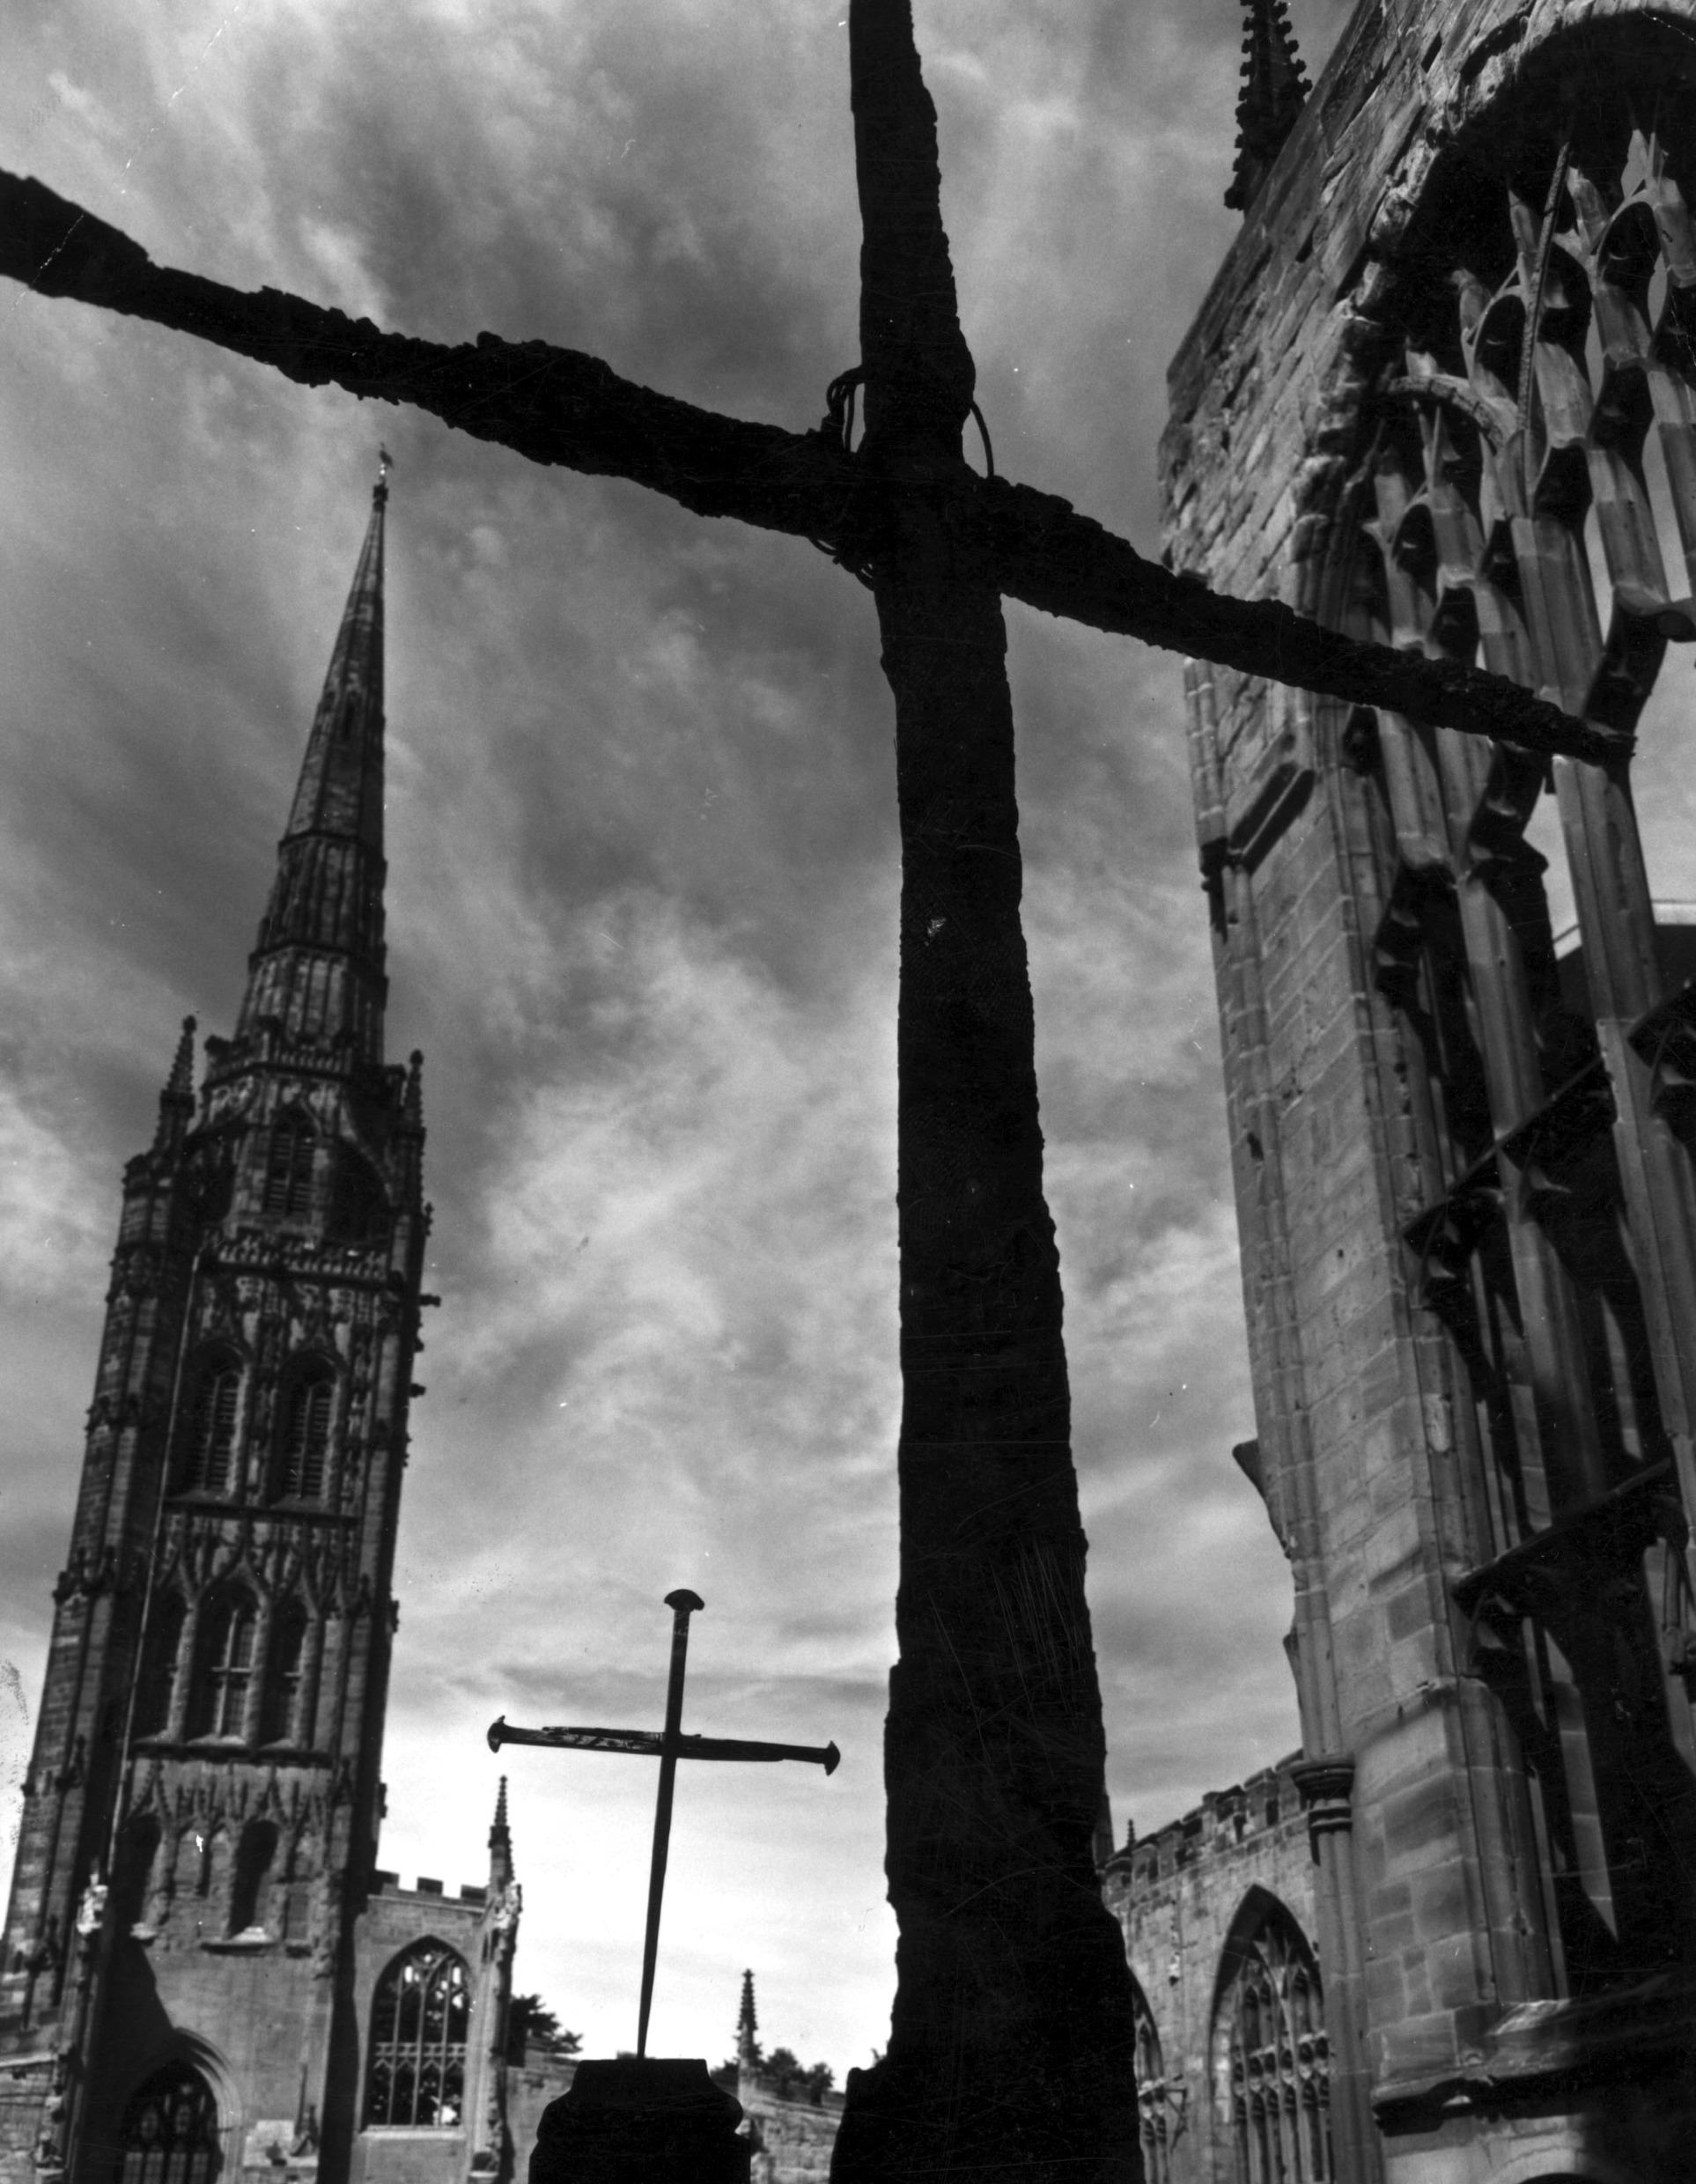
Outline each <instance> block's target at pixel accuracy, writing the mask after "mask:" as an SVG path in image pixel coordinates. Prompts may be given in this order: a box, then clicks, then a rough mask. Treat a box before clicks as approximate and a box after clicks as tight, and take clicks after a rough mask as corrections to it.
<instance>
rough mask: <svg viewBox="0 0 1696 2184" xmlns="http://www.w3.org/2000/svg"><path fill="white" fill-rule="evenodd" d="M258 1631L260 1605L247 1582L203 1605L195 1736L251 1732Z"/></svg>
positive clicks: (190, 1728) (191, 1730)
mask: <svg viewBox="0 0 1696 2184" xmlns="http://www.w3.org/2000/svg"><path fill="white" fill-rule="evenodd" d="M258 1634H259V1609H258V1605H257V1604H256V1602H255V1601H254V1597H253V1595H252V1593H250V1592H249V1591H248V1590H247V1588H246V1587H245V1586H243V1585H230V1586H225V1587H223V1588H221V1589H220V1590H218V1591H216V1592H214V1593H212V1594H211V1595H210V1597H208V1598H207V1600H206V1601H205V1603H204V1605H203V1607H202V1609H201V1631H200V1647H199V1654H200V1658H199V1664H198V1673H197V1675H196V1676H195V1691H194V1705H193V1708H192V1711H191V1714H190V1717H189V1725H188V1733H189V1735H190V1736H191V1737H222V1738H238V1737H242V1736H244V1735H245V1734H246V1732H247V1694H248V1692H249V1691H250V1689H251V1688H252V1685H253V1679H254V1650H255V1646H256V1643H257V1640H258Z"/></svg>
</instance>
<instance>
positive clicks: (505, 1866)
mask: <svg viewBox="0 0 1696 2184" xmlns="http://www.w3.org/2000/svg"><path fill="white" fill-rule="evenodd" d="M511 1879H512V1830H511V1828H509V1827H508V1826H507V1825H506V1777H505V1775H504V1774H503V1775H502V1776H501V1778H500V1788H499V1789H498V1791H497V1792H496V1793H495V1819H494V1825H493V1826H491V1827H490V1830H489V1885H490V1891H491V1892H492V1891H493V1890H495V1889H497V1888H499V1887H502V1886H504V1885H505V1883H506V1882H508V1881H510V1880H511Z"/></svg>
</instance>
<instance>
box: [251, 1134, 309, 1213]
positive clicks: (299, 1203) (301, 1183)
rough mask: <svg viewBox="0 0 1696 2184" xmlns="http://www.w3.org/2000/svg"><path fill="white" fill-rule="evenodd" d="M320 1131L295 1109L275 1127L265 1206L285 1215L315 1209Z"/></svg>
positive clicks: (267, 1157) (272, 1211)
mask: <svg viewBox="0 0 1696 2184" xmlns="http://www.w3.org/2000/svg"><path fill="white" fill-rule="evenodd" d="M316 1143H317V1134H316V1133H315V1132H314V1131H313V1126H312V1124H311V1123H310V1122H309V1121H308V1120H307V1118H306V1116H305V1115H303V1114H300V1113H299V1111H298V1110H294V1109H291V1110H289V1111H288V1112H286V1113H284V1114H282V1115H279V1116H278V1117H277V1121H276V1122H275V1123H274V1124H273V1125H272V1127H271V1141H270V1145H269V1149H268V1151H267V1153H266V1157H265V1195H264V1209H265V1211H266V1212H267V1213H268V1214H279V1215H281V1216H283V1217H284V1219H291V1218H296V1219H298V1218H299V1216H300V1215H301V1214H310V1213H311V1211H312V1171H313V1147H314V1146H315V1145H316Z"/></svg>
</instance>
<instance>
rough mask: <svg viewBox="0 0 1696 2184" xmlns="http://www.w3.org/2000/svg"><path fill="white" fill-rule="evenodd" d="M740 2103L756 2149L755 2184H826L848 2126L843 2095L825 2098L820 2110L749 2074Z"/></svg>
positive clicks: (740, 2077)
mask: <svg viewBox="0 0 1696 2184" xmlns="http://www.w3.org/2000/svg"><path fill="white" fill-rule="evenodd" d="M736 2098H737V2099H738V2100H740V2101H741V2104H742V2113H743V2114H744V2115H745V2116H746V2117H747V2119H748V2124H747V2129H748V2136H749V2139H750V2141H751V2143H752V2144H753V2147H754V2158H753V2162H752V2165H751V2170H750V2184H825V2180H826V2179H827V2178H828V2177H829V2176H830V2153H831V2150H832V2148H833V2147H834V2146H835V2144H836V2143H837V2126H838V2125H839V2124H840V2123H841V2121H842V2102H843V2096H842V2095H841V2094H840V2093H825V2094H822V2096H821V2097H820V2099H819V2100H818V2102H817V2104H816V2105H815V2103H813V2102H812V2101H808V2100H785V2099H780V2098H779V2097H778V2094H777V2093H775V2092H772V2091H771V2087H770V2086H769V2085H767V2084H765V2082H764V2081H763V2079H762V2077H760V2075H759V2073H758V2072H757V2071H756V2070H747V2069H743V2070H740V2071H739V2072H738V2073H737V2077H736Z"/></svg>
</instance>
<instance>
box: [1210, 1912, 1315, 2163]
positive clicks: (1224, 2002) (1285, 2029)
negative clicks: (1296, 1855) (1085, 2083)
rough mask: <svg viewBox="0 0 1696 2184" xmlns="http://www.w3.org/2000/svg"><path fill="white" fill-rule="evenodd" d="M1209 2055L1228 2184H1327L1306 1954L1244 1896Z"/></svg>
mask: <svg viewBox="0 0 1696 2184" xmlns="http://www.w3.org/2000/svg"><path fill="white" fill-rule="evenodd" d="M1213 2051H1214V2056H1215V2060H1216V2064H1217V2067H1218V2074H1219V2079H1220V2082H1221V2084H1222V2090H1223V2093H1224V2098H1225V2099H1226V2102H1227V2104H1228V2110H1229V2120H1230V2130H1231V2141H1232V2147H1233V2151H1234V2152H1235V2184H1329V2180H1330V2179H1331V2174H1332V2170H1331V2066H1330V2061H1329V2051H1328V2047H1327V2043H1326V2039H1325V2017H1324V1999H1323V1996H1322V1995H1321V1992H1320V1987H1319V1969H1318V1966H1317V1965H1316V1963H1315V1962H1314V1959H1313V1952H1312V1951H1311V1950H1310V1949H1309V1946H1308V1944H1307V1943H1306V1941H1305V1940H1303V1938H1302V1936H1301V1929H1300V1928H1299V1927H1298V1926H1297V1925H1296V1923H1295V1921H1294V1919H1293V1918H1292V1917H1291V1916H1290V1915H1289V1913H1288V1912H1287V1910H1286V1909H1285V1908H1284V1907H1283V1905H1282V1904H1281V1903H1279V1901H1278V1900H1277V1899H1276V1897H1274V1896H1271V1895H1268V1894H1267V1893H1265V1890H1263V1889H1256V1890H1255V1891H1253V1892H1252V1893H1251V1895H1250V1900H1249V1902H1248V1903H1247V1904H1245V1905H1244V1907H1243V1911H1242V1912H1241V1913H1240V1914H1239V1915H1238V1917H1237V1921H1236V1923H1235V1927H1234V1928H1233V1929H1232V1937H1231V1939H1230V1941H1229V1942H1228V1944H1227V1946H1226V1952H1225V1962H1224V1966H1223V1967H1222V1969H1221V1981H1220V1996H1219V2000H1218V2003H1216V2005H1215V2008H1214V2011H1213Z"/></svg>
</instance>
